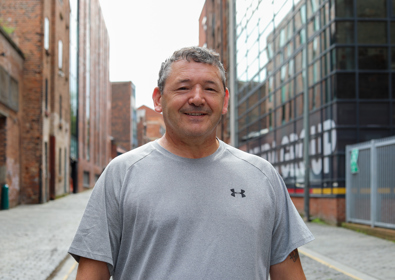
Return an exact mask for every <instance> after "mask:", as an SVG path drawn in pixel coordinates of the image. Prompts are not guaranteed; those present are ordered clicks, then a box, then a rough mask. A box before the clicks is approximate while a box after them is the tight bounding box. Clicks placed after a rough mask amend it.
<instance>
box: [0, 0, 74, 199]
mask: <svg viewBox="0 0 395 280" xmlns="http://www.w3.org/2000/svg"><path fill="white" fill-rule="evenodd" d="M69 12H70V10H69V2H68V1H49V0H40V1H28V0H25V1H13V0H2V1H1V6H0V25H1V26H3V30H6V33H7V34H8V37H9V39H10V40H9V39H7V40H8V42H14V44H15V46H17V47H14V49H15V50H18V49H19V50H20V51H21V52H23V54H24V58H25V59H24V63H23V73H22V75H19V70H18V69H19V67H20V64H19V62H17V63H14V64H11V63H13V59H15V58H13V57H12V56H11V54H10V52H9V51H7V52H5V55H6V56H4V58H5V59H6V61H5V65H6V67H5V68H4V69H5V71H6V72H7V74H6V75H5V77H6V78H7V77H8V82H9V83H8V85H9V88H8V90H9V94H10V96H11V97H12V98H14V97H15V98H16V95H15V94H16V92H18V93H19V94H20V97H19V101H20V103H19V104H17V105H16V103H15V100H12V102H11V103H12V104H13V105H12V104H11V103H9V104H8V106H9V105H10V104H11V107H9V108H11V109H12V110H14V111H15V112H18V116H17V117H15V118H14V117H12V118H10V119H8V118H7V128H8V127H11V122H14V123H15V124H18V125H19V126H20V130H19V138H18V136H17V134H16V129H15V130H13V131H14V132H15V134H13V135H12V136H10V137H8V136H9V135H11V134H9V135H7V143H8V146H7V148H6V149H7V153H8V152H11V150H13V149H15V148H12V147H13V146H15V145H17V143H18V142H19V153H22V154H20V160H19V163H18V161H13V163H12V164H11V161H10V163H8V162H7V171H6V173H7V174H8V175H7V176H12V177H13V179H12V184H11V185H10V188H11V190H10V193H11V196H10V205H13V206H14V205H17V204H19V203H22V204H23V203H42V202H46V201H48V200H49V199H55V198H56V197H57V196H60V195H63V194H64V193H67V192H68V186H69V182H68V178H69V175H68V164H67V163H68V157H69V147H70V143H69V133H70V119H69V116H70V104H69V102H68V100H69V83H68V77H69V75H68V73H69V69H68V60H69V47H68V46H69ZM11 45H13V43H11ZM8 55H10V57H8ZM4 58H3V61H4ZM18 60H20V58H18V59H16V61H18ZM8 75H10V76H8ZM2 87H3V85H2ZM16 100H17V99H16ZM9 116H10V117H11V116H12V114H11V113H10V114H9ZM11 120H12V121H11ZM10 133H12V132H11V131H10ZM7 134H8V132H7ZM6 145H7V144H6ZM10 159H11V158H10ZM18 168H19V172H20V173H19V174H20V175H19V176H20V177H19V179H17V175H16V174H17V173H18ZM9 180H10V179H8V182H9Z"/></svg>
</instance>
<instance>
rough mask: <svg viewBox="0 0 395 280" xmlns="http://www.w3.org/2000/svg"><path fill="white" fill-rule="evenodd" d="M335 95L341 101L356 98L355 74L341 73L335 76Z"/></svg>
mask: <svg viewBox="0 0 395 280" xmlns="http://www.w3.org/2000/svg"><path fill="white" fill-rule="evenodd" d="M332 77H333V78H334V82H333V85H334V91H333V92H334V94H335V96H336V97H337V98H339V99H353V98H355V74H353V73H339V74H336V75H334V76H332Z"/></svg>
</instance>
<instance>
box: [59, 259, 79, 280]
mask: <svg viewBox="0 0 395 280" xmlns="http://www.w3.org/2000/svg"><path fill="white" fill-rule="evenodd" d="M77 264H78V263H77V262H75V263H74V264H73V265H72V266H71V267H70V269H69V271H68V272H67V274H66V276H65V277H64V278H63V280H67V279H68V278H69V277H70V274H71V273H72V272H73V271H74V269H75V267H76V266H77Z"/></svg>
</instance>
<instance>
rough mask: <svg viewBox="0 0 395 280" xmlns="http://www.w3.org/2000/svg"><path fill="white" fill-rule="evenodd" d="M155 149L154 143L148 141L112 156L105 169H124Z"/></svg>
mask: <svg viewBox="0 0 395 280" xmlns="http://www.w3.org/2000/svg"><path fill="white" fill-rule="evenodd" d="M155 150H156V148H155V146H154V143H153V142H149V143H147V144H145V145H143V146H141V147H138V148H135V149H133V150H130V151H128V152H126V153H124V154H122V155H119V156H117V157H116V158H114V159H113V160H112V161H111V162H110V163H109V164H108V166H107V167H106V169H110V170H111V169H112V170H114V169H116V170H124V171H126V170H127V169H128V168H129V167H131V166H133V165H134V164H136V163H138V162H140V161H141V160H143V159H145V158H146V157H148V156H150V155H151V154H152V152H154V151H155Z"/></svg>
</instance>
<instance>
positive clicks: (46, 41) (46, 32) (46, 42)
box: [44, 17, 49, 50]
mask: <svg viewBox="0 0 395 280" xmlns="http://www.w3.org/2000/svg"><path fill="white" fill-rule="evenodd" d="M44 48H45V49H46V50H48V49H49V19H48V18H47V17H46V18H45V20H44Z"/></svg>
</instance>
